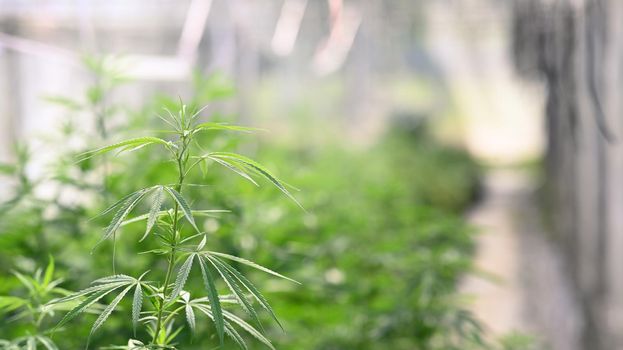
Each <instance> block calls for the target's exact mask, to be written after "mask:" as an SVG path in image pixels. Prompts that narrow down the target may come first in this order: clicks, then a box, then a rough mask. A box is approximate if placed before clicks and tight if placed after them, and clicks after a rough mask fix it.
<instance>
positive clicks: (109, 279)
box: [91, 273, 136, 284]
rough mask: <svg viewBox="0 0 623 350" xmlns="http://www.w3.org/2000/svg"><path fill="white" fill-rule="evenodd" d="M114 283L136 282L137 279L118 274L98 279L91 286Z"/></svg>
mask: <svg viewBox="0 0 623 350" xmlns="http://www.w3.org/2000/svg"><path fill="white" fill-rule="evenodd" d="M112 282H136V278H134V277H132V276H128V275H124V274H122V273H120V274H116V275H112V276H106V277H102V278H98V279H96V280H95V281H93V282H91V284H98V283H112Z"/></svg>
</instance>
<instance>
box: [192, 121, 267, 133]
mask: <svg viewBox="0 0 623 350" xmlns="http://www.w3.org/2000/svg"><path fill="white" fill-rule="evenodd" d="M208 130H218V131H241V132H247V133H250V132H253V131H261V130H262V129H258V128H251V127H246V126H239V125H228V124H224V123H211V122H207V123H201V124H197V126H195V128H194V132H199V131H208Z"/></svg>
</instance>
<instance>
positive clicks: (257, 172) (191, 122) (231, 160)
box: [52, 104, 300, 349]
mask: <svg viewBox="0 0 623 350" xmlns="http://www.w3.org/2000/svg"><path fill="white" fill-rule="evenodd" d="M202 110H203V109H202ZM202 110H199V111H198V112H196V113H194V114H191V113H189V112H188V109H187V107H186V106H185V105H183V104H182V105H181V107H180V109H179V111H178V112H177V113H176V114H174V113H172V112H170V111H168V110H167V112H168V115H167V116H166V117H162V116H160V118H161V119H162V120H163V121H164V122H165V123H167V124H168V125H169V126H170V127H171V128H172V129H171V130H169V131H167V132H168V133H169V134H170V135H172V137H171V139H170V140H165V139H162V138H159V137H152V136H146V137H139V138H133V139H129V140H126V141H122V142H118V143H115V144H112V145H110V146H106V147H102V148H99V149H96V150H93V151H89V152H86V153H83V154H82V155H81V157H80V161H82V160H85V159H88V158H91V157H94V156H98V155H102V154H105V153H108V152H112V151H116V152H118V153H121V152H125V151H134V150H137V149H140V148H143V147H145V146H150V145H151V146H154V145H157V146H161V147H163V148H164V149H165V150H166V151H168V153H169V154H170V157H171V158H170V160H171V161H172V162H173V163H174V164H175V166H176V168H177V173H178V178H177V181H176V182H175V184H173V185H169V184H158V185H154V186H149V187H146V188H142V189H139V190H137V191H136V192H133V193H130V194H129V195H127V196H125V197H124V198H122V199H120V200H119V201H117V202H116V203H114V204H113V205H111V206H110V207H109V208H108V209H106V210H104V211H103V212H102V213H101V214H100V215H107V214H110V213H113V212H114V215H113V218H112V221H111V222H110V224H109V225H108V226H107V227H106V228H105V230H104V233H103V236H102V238H101V240H100V242H99V243H98V244H100V243H102V242H104V241H105V240H108V239H111V238H114V234H115V232H116V231H117V230H118V229H119V228H120V227H121V226H123V225H125V224H127V223H130V222H137V221H145V222H146V228H145V233H144V235H143V236H142V237H141V238H140V241H143V240H145V239H156V240H157V241H158V242H159V244H160V246H161V247H160V248H158V249H155V250H151V251H150V253H153V254H157V255H159V256H162V257H163V259H166V263H167V268H166V271H162V278H159V279H158V278H156V277H155V276H156V273H155V271H153V272H152V271H145V272H143V273H142V274H141V275H140V276H138V277H132V276H128V275H124V274H114V275H112V276H108V277H104V278H100V279H97V280H95V281H93V282H92V285H91V286H90V287H88V288H86V289H84V290H81V291H79V292H76V293H73V294H71V295H69V296H66V297H63V298H59V299H57V300H54V301H52V304H58V303H66V302H76V300H78V301H80V302H79V304H78V305H77V306H75V307H74V308H73V309H71V311H69V312H68V313H67V314H66V315H65V316H64V317H63V318H62V319H61V321H60V322H59V323H58V325H57V326H56V327H62V326H64V325H66V324H67V323H68V322H69V321H71V320H72V319H74V318H75V317H76V316H78V315H80V314H82V313H84V312H87V311H89V310H90V309H91V308H92V307H94V306H97V305H99V304H101V303H103V300H104V298H105V297H107V296H109V295H116V296H115V297H114V298H113V299H112V301H111V302H110V303H109V304H108V305H106V306H104V307H102V308H101V312H100V313H99V316H98V317H97V319H96V320H95V323H94V324H93V326H92V328H91V331H90V335H89V339H88V340H87V347H88V345H89V341H90V338H91V336H92V335H93V333H94V332H96V331H97V330H98V329H99V328H100V327H102V325H103V324H104V322H105V321H106V320H107V319H108V317H109V316H110V315H111V313H112V312H113V311H114V310H115V309H116V308H117V307H118V305H119V303H120V302H121V301H122V299H123V298H124V297H126V296H127V297H128V298H132V310H131V315H132V317H131V318H132V327H133V329H134V334H135V338H136V330H137V328H138V327H143V328H142V329H143V330H145V331H146V332H144V333H146V334H149V335H150V338H151V339H143V340H142V341H141V340H137V339H130V340H129V342H128V346H127V348H128V349H175V347H174V343H173V340H174V338H175V337H176V336H177V335H178V334H179V332H180V330H181V327H182V326H181V325H182V324H183V323H184V321H183V319H184V318H185V319H186V321H185V322H186V323H187V326H188V327H189V328H190V330H191V331H192V332H194V331H195V326H196V317H195V313H202V314H205V315H206V316H207V317H208V318H209V319H211V320H212V322H213V323H214V328H215V330H216V334H217V335H218V339H219V341H220V344H221V346H222V345H223V341H224V336H225V335H227V336H229V337H230V338H231V339H232V340H233V341H234V342H235V343H236V344H237V345H238V346H240V347H241V348H243V349H246V348H247V345H246V343H245V341H244V339H243V337H242V336H241V335H240V333H239V330H242V331H244V332H246V333H248V334H249V335H251V336H253V337H254V338H256V339H257V340H259V341H260V342H262V343H263V344H265V345H266V346H268V347H269V348H271V349H274V347H273V346H272V344H271V342H270V341H269V340H268V339H267V338H266V336H265V334H264V329H263V327H262V325H261V322H260V319H259V316H258V312H257V311H256V310H255V307H257V304H259V306H260V307H261V308H262V309H264V310H265V311H266V312H267V313H268V314H269V315H270V316H271V317H272V319H274V320H275V322H277V324H279V326H280V327H281V324H280V323H279V321H278V320H277V317H276V316H275V313H274V312H273V309H272V308H271V306H270V305H269V304H268V301H267V300H266V298H265V297H264V296H263V295H262V294H261V293H260V291H259V290H258V289H257V288H256V286H255V285H254V284H253V283H251V281H249V279H248V278H247V277H245V276H244V275H243V274H242V273H241V272H239V271H238V270H237V269H235V268H234V267H233V266H232V265H230V262H234V263H236V264H242V265H246V266H249V267H251V268H254V269H257V270H260V271H263V272H265V273H268V274H271V275H273V276H276V277H279V278H283V279H286V280H289V281H292V282H296V281H294V280H291V279H289V278H287V277H285V276H282V275H281V274H279V273H277V272H274V271H272V270H270V269H268V268H265V267H263V266H260V265H258V264H255V263H253V262H251V261H249V260H246V259H243V258H240V257H237V256H233V255H229V254H225V253H220V252H215V251H210V250H208V249H207V247H206V243H207V236H206V233H205V232H202V231H201V230H200V229H199V227H198V226H197V224H196V222H195V217H196V216H205V215H210V214H211V213H213V212H215V210H194V209H192V208H191V207H190V205H189V203H188V201H187V200H186V199H185V198H184V195H183V194H182V189H183V188H184V187H185V186H186V185H187V184H186V183H185V182H184V180H185V179H186V178H187V175H188V174H189V173H190V172H191V171H193V170H195V169H196V168H197V166H199V167H201V168H204V167H205V165H206V162H214V163H216V164H219V165H221V166H224V167H225V168H227V169H229V170H231V171H233V172H235V173H236V174H238V175H240V176H242V177H243V178H245V179H246V180H248V181H250V182H252V183H254V184H255V185H258V184H257V182H256V181H255V179H254V178H253V176H259V177H263V178H265V179H266V180H268V181H269V182H270V183H272V184H273V185H274V186H276V187H277V188H278V189H279V190H280V191H281V192H283V193H284V194H285V195H286V196H288V197H289V198H291V199H292V200H293V201H294V202H296V203H297V204H298V205H299V206H300V204H299V203H298V202H297V201H296V199H294V197H293V196H292V194H291V193H290V191H288V189H287V188H286V185H285V183H283V182H282V181H280V180H279V179H278V178H277V177H275V176H274V175H272V174H271V172H269V171H268V170H267V169H266V168H265V167H264V166H262V165H260V164H259V163H257V162H255V161H253V160H251V159H249V158H247V157H245V156H242V155H239V154H236V153H229V152H207V153H205V152H204V151H202V148H201V146H200V145H199V143H198V140H197V138H196V135H197V134H199V133H201V132H204V131H238V132H251V131H253V130H255V129H252V128H246V127H241V126H234V125H227V124H221V123H210V122H208V123H200V122H199V121H198V116H199V113H200V112H201V111H202ZM147 199H149V200H150V201H151V204H150V205H149V208H150V209H149V211H148V212H147V213H146V214H143V215H139V216H136V217H133V218H129V215H130V213H131V212H132V211H133V209H134V208H135V207H137V205H139V203H140V202H141V201H143V200H147ZM168 202H170V203H171V205H169V208H167V203H168ZM96 246H97V245H96ZM193 266H195V268H197V269H199V270H200V271H201V276H202V280H203V285H204V287H205V296H201V297H198V298H194V297H191V295H190V294H189V293H188V292H187V291H185V290H184V286H185V285H186V281H187V279H188V278H189V274H190V272H191V269H192V268H193ZM146 276H150V279H151V280H146V279H145V278H146ZM152 276H153V277H152ZM219 277H220V279H222V281H223V282H224V287H225V286H226V287H227V290H228V293H229V294H222V293H221V292H220V291H219V288H217V283H216V281H217V279H218V278H219ZM130 295H131V296H130ZM145 301H148V302H149V303H146V302H145ZM144 305H151V306H150V307H149V308H146V307H145V308H144V307H143V306H144ZM226 306H228V307H239V308H241V309H242V310H244V312H246V314H248V316H249V318H250V320H251V322H250V323H249V322H247V321H245V320H243V319H242V318H240V317H239V316H237V315H236V314H234V313H233V312H231V311H229V310H228V307H226ZM180 319H181V321H180ZM252 324H253V325H252ZM282 328H283V327H282ZM121 348H126V347H125V346H124V347H121Z"/></svg>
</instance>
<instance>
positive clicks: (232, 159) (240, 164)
mask: <svg viewBox="0 0 623 350" xmlns="http://www.w3.org/2000/svg"><path fill="white" fill-rule="evenodd" d="M205 157H206V158H208V159H212V160H214V161H215V162H217V163H219V164H221V165H224V166H226V167H227V168H228V169H230V170H232V171H234V172H235V173H237V174H238V175H241V176H243V177H244V178H245V179H247V180H250V176H249V173H252V174H256V175H260V176H262V177H264V178H266V179H267V180H268V181H270V182H271V183H272V184H273V185H274V186H275V187H277V188H278V189H279V190H280V191H281V192H283V193H284V194H285V195H286V196H288V198H290V199H291V200H292V201H294V203H296V204H297V205H298V206H299V207H300V208H301V209H303V210H304V208H303V206H302V205H301V203H299V202H298V201H297V200H296V198H294V196H293V195H292V194H291V193H290V191H288V189H287V188H286V185H285V183H284V182H282V181H281V180H279V179H278V178H277V177H276V176H274V175H273V174H272V173H271V172H270V171H269V170H268V169H266V168H265V167H264V166H263V165H262V164H260V163H258V162H256V161H254V160H253V159H250V158H247V157H245V156H242V155H240V154H237V153H231V152H211V153H208V154H207V155H205ZM225 164H227V165H225ZM243 174H244V175H243ZM245 175H246V176H245ZM251 182H253V183H254V184H256V185H257V183H256V182H255V181H253V180H252V179H251Z"/></svg>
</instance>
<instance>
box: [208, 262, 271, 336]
mask: <svg viewBox="0 0 623 350" xmlns="http://www.w3.org/2000/svg"><path fill="white" fill-rule="evenodd" d="M206 259H207V260H208V261H209V262H210V263H211V264H212V266H214V268H215V269H216V271H218V273H219V275H221V277H222V278H223V281H225V284H226V285H227V287H228V288H229V290H230V291H231V292H232V293H233V295H234V297H235V298H236V300H237V301H238V304H239V305H240V307H241V308H242V309H243V310H244V311H245V312H246V313H248V314H249V316H250V317H251V318H252V319H253V322H255V323H256V324H257V325H258V326H259V327H260V328H261V329H262V330H263V326H262V322H261V321H260V318H259V317H258V315H257V312H256V311H255V309H254V308H253V305H251V303H250V302H249V301H248V300H247V298H246V296H245V295H244V292H243V291H242V289H241V288H240V285H238V282H236V278H235V277H234V276H232V275H231V273H230V272H229V271H228V270H227V269H226V268H225V266H223V263H221V262H220V261H219V260H218V259H215V258H213V257H211V256H209V255H208V256H206Z"/></svg>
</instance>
